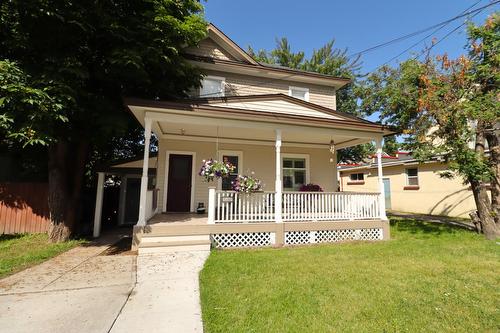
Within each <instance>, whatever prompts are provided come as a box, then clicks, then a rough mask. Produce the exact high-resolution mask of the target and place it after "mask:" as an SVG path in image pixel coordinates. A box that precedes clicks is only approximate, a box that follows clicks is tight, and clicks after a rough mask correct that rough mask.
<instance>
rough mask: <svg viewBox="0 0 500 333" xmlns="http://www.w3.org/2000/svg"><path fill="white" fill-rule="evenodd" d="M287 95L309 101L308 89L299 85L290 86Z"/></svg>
mask: <svg viewBox="0 0 500 333" xmlns="http://www.w3.org/2000/svg"><path fill="white" fill-rule="evenodd" d="M288 95H290V96H292V97H295V98H298V99H301V100H303V101H307V102H309V89H307V88H301V87H290V88H289V89H288Z"/></svg>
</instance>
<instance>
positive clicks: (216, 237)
mask: <svg viewBox="0 0 500 333" xmlns="http://www.w3.org/2000/svg"><path fill="white" fill-rule="evenodd" d="M274 239H275V233H274V232H242V233H234V234H213V235H212V243H213V244H214V246H215V247H216V248H227V247H261V246H271V245H272V244H274Z"/></svg>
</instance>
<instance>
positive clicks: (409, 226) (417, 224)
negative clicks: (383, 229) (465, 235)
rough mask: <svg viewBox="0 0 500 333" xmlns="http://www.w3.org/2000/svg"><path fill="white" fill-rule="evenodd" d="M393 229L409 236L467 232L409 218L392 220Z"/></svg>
mask: <svg viewBox="0 0 500 333" xmlns="http://www.w3.org/2000/svg"><path fill="white" fill-rule="evenodd" d="M390 223H391V229H393V230H395V231H397V232H404V233H409V234H414V235H415V234H420V235H434V236H436V235H443V234H448V235H449V234H456V233H458V232H466V229H464V228H462V227H459V226H454V225H449V224H442V223H436V222H430V221H419V220H415V219H407V218H391V219H390Z"/></svg>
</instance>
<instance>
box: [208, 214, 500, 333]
mask: <svg viewBox="0 0 500 333" xmlns="http://www.w3.org/2000/svg"><path fill="white" fill-rule="evenodd" d="M391 224H392V226H391V234H392V240H391V241H387V242H372V243H368V242H365V243H363V242H354V243H344V244H333V245H318V246H307V247H295V248H281V249H260V250H234V251H228V250H225V251H213V252H212V253H211V255H210V257H209V259H208V261H207V262H206V264H205V267H204V269H203V271H202V272H201V274H200V278H201V303H202V310H203V321H204V325H205V330H206V332H209V333H210V332H266V333H267V332H498V331H499V330H500V289H499V288H500V245H498V244H496V242H492V241H486V240H484V239H483V237H482V236H480V235H477V234H474V233H472V232H469V231H465V230H462V229H457V228H451V227H448V226H443V225H434V224H431V223H425V222H417V221H414V220H408V219H396V218H394V219H392V223H391Z"/></svg>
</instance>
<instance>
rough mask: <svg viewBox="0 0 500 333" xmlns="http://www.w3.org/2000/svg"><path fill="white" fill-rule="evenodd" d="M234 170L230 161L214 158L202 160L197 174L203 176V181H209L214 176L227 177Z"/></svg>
mask: <svg viewBox="0 0 500 333" xmlns="http://www.w3.org/2000/svg"><path fill="white" fill-rule="evenodd" d="M234 170H235V167H234V165H232V164H231V163H224V162H219V161H216V160H214V159H209V160H203V164H202V165H201V169H200V172H198V174H199V175H200V176H202V177H204V178H205V181H207V182H211V181H213V180H214V179H215V178H225V177H228V176H229V174H230V173H231V172H233V171H234Z"/></svg>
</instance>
